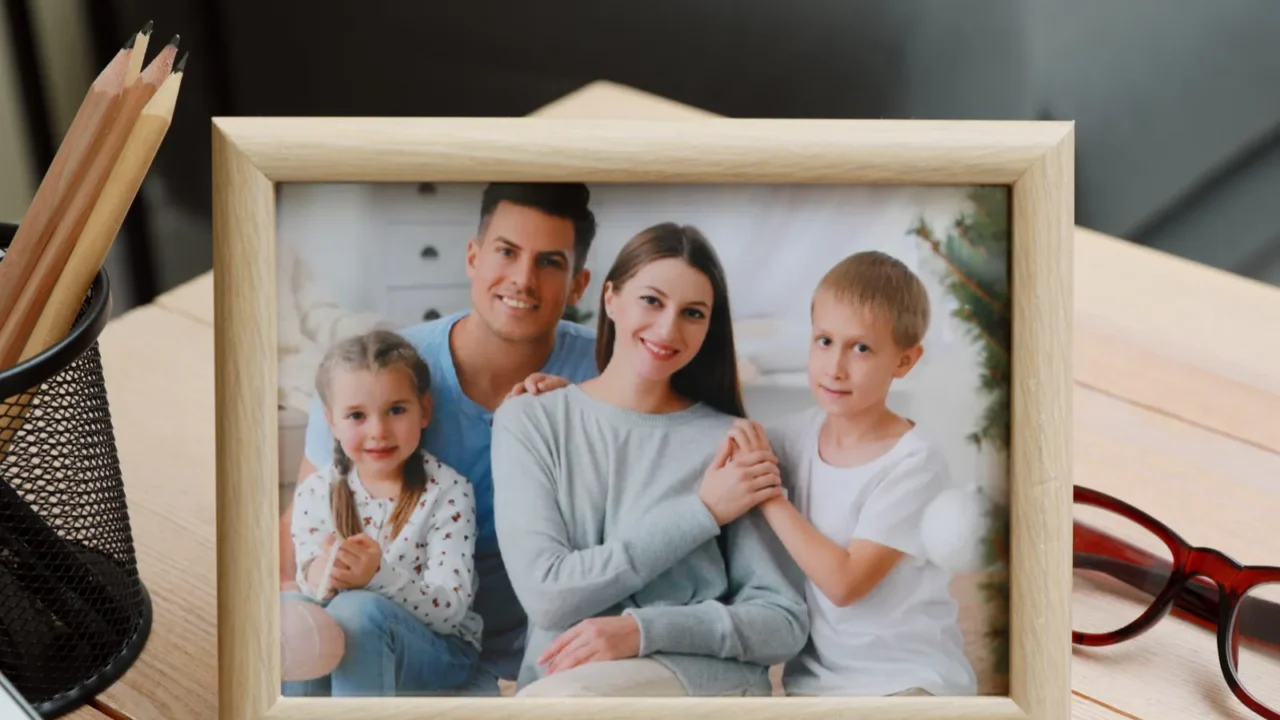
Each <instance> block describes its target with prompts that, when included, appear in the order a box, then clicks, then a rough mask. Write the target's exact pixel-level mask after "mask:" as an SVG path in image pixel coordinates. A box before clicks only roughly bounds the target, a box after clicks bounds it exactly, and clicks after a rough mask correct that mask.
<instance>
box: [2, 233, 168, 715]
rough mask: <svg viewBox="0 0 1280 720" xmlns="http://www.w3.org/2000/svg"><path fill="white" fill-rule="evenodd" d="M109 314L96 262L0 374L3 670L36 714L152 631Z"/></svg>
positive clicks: (124, 665)
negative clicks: (31, 348)
mask: <svg viewBox="0 0 1280 720" xmlns="http://www.w3.org/2000/svg"><path fill="white" fill-rule="evenodd" d="M15 231H16V227H15V226H13V225H6V224H0V249H7V247H8V245H9V242H10V241H11V240H12V238H13V235H14V233H15ZM3 262H4V260H3V258H0V263H3ZM110 315H111V289H110V285H109V281H108V277H107V274H106V271H105V270H100V271H99V272H98V274H97V276H96V277H95V278H94V281H93V284H92V286H91V288H90V290H89V292H88V294H87V295H86V297H85V300H84V303H83V305H82V306H81V308H80V311H79V314H78V316H77V318H76V320H75V322H74V323H73V324H72V326H71V328H70V330H69V331H68V332H67V333H66V336H65V337H63V338H62V339H60V340H59V341H58V342H56V343H54V344H53V345H52V346H51V347H49V348H48V349H47V350H45V351H44V352H42V353H40V354H38V355H35V356H33V357H31V358H29V359H27V360H26V361H23V362H21V363H19V364H18V365H16V366H14V367H11V368H8V369H6V370H3V371H0V672H2V673H3V674H4V675H5V676H6V677H7V678H8V679H9V681H10V682H11V683H12V684H13V686H14V687H15V688H17V690H18V691H19V692H20V693H22V695H23V696H24V697H25V698H26V699H27V701H28V702H29V703H30V704H31V705H32V706H33V707H35V708H36V711H37V712H39V713H40V714H41V716H42V717H45V718H54V717H59V716H61V715H64V714H66V713H68V712H70V711H72V710H74V709H76V708H77V707H79V706H81V705H83V704H84V703H85V702H87V701H88V700H90V699H91V698H92V697H93V696H95V695H97V694H98V693H100V692H101V691H102V690H104V689H105V688H107V687H108V686H110V685H111V684H112V683H114V682H115V681H116V680H118V679H119V678H120V677H121V676H122V675H123V674H124V673H125V671H126V670H128V669H129V667H131V666H132V665H133V663H134V661H135V660H136V659H137V657H138V655H139V654H140V653H141V651H142V648H143V646H144V645H145V644H146V641H147V637H148V635H149V634H150V630H151V600H150V596H149V594H148V593H147V589H146V587H145V586H144V585H143V583H142V580H141V578H140V577H139V575H138V568H137V558H136V554H135V551H134V544H133V537H132V530H131V527H130V524H129V513H128V507H127V503H126V502H125V495H124V483H123V478H122V473H121V470H120V459H119V455H118V453H117V451H116V443H115V434H114V429H113V427H112V424H111V411H110V406H109V403H108V399H107V393H106V384H105V381H104V379H103V371H102V363H101V358H100V356H99V353H98V337H99V336H100V335H101V333H102V330H103V329H104V328H105V327H106V324H107V321H108V320H109V319H110Z"/></svg>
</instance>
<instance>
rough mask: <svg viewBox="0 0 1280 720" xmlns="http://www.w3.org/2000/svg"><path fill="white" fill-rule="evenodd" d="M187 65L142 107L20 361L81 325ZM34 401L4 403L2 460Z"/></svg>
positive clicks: (22, 398) (177, 67) (25, 397)
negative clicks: (80, 315) (81, 315)
mask: <svg viewBox="0 0 1280 720" xmlns="http://www.w3.org/2000/svg"><path fill="white" fill-rule="evenodd" d="M186 64H187V56H186V55H183V56H182V59H181V60H179V61H178V62H177V63H175V64H174V66H173V72H172V73H171V74H170V75H169V77H167V78H165V81H164V83H162V84H161V85H160V89H159V90H157V91H156V94H155V95H154V96H153V97H152V98H151V100H150V101H148V102H147V104H146V106H145V107H143V108H142V113H141V114H140V115H139V116H138V121H137V123H135V124H134V126H133V131H132V132H130V133H129V140H128V141H127V142H126V143H125V146H124V149H123V150H122V151H121V152H120V159H119V161H118V162H117V163H116V165H115V167H114V168H112V170H111V176H110V177H108V178H107V182H106V184H105V185H104V186H103V188H102V194H101V195H100V196H99V198H98V202H97V204H95V205H94V206H93V212H92V213H91V214H90V215H89V219H88V220H87V221H86V222H85V227H84V230H83V231H82V232H81V233H80V238H79V240H78V241H77V242H76V244H75V248H74V249H72V251H71V255H70V257H68V258H67V266H66V270H64V271H63V273H62V274H61V275H60V276H58V280H57V283H56V284H55V285H54V286H53V292H52V293H50V295H49V303H48V304H47V305H45V308H44V312H42V313H41V314H40V319H39V321H37V322H36V326H35V329H34V330H33V331H32V333H31V338H30V339H29V340H28V341H27V344H26V347H25V348H24V349H23V351H22V356H21V358H20V359H19V362H25V361H27V360H29V359H31V358H33V357H35V356H36V355H39V354H40V353H42V352H44V351H45V350H47V349H49V348H51V347H53V345H54V344H55V343H57V342H58V341H59V340H61V339H62V338H63V337H65V336H66V333H67V331H68V330H69V329H70V328H71V324H72V323H73V322H75V318H76V315H77V314H78V313H79V311H80V306H81V305H82V304H83V302H84V297H85V295H86V294H87V293H88V292H89V287H90V285H91V284H92V283H93V279H94V276H95V275H97V273H98V270H99V269H100V268H101V267H102V263H103V262H104V261H105V260H106V258H107V252H108V251H109V250H110V249H111V243H112V241H113V240H114V239H115V236H116V233H117V232H119V230H120V226H121V224H122V223H123V222H124V217H125V215H126V214H127V213H128V211H129V206H130V205H131V204H132V203H133V199H134V197H135V196H136V195H137V193H138V190H139V189H140V188H141V187H142V181H143V179H144V178H145V177H146V174H147V170H148V169H150V167H151V163H152V161H153V160H154V159H155V156H156V152H157V151H158V150H159V149H160V143H161V142H162V141H163V140H164V136H165V133H167V132H168V130H169V124H170V122H171V121H172V119H173V111H174V107H175V105H176V103H177V100H178V90H179V89H180V87H181V85H182V74H183V70H184V69H185V67H186ZM31 399H32V395H31V394H29V393H24V394H20V395H17V396H15V397H11V398H7V401H6V402H0V460H3V459H4V457H5V455H6V454H8V451H9V441H10V440H11V439H12V438H13V436H14V435H15V434H17V432H18V429H19V428H21V427H22V425H23V423H24V422H25V421H26V418H27V415H28V413H29V412H30V410H31Z"/></svg>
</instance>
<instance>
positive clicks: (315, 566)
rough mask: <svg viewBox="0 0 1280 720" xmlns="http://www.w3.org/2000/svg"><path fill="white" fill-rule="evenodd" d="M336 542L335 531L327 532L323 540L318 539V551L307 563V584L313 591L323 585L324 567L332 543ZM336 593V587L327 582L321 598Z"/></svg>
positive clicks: (323, 598) (327, 561) (325, 566)
mask: <svg viewBox="0 0 1280 720" xmlns="http://www.w3.org/2000/svg"><path fill="white" fill-rule="evenodd" d="M336 542H338V536H337V534H336V533H329V534H328V535H327V536H325V539H324V540H321V541H320V552H319V554H317V555H316V556H315V558H313V559H312V560H311V562H310V563H308V564H307V576H306V577H307V586H308V587H310V588H311V590H312V591H313V592H317V593H318V592H320V590H321V588H322V587H324V585H325V577H324V573H325V569H326V568H327V567H328V565H329V552H330V551H331V550H333V545H334V543H336ZM335 594H336V588H334V587H333V584H332V583H329V589H328V590H327V591H325V594H324V596H323V597H321V598H320V599H321V600H328V599H329V598H331V597H333V596H334V595H335Z"/></svg>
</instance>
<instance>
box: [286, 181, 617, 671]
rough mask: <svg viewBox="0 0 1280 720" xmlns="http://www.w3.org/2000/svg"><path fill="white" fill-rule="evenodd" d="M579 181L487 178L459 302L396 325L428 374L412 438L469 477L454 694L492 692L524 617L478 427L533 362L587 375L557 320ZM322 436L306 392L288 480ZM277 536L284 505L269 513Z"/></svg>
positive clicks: (584, 201)
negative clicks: (470, 523) (469, 573)
mask: <svg viewBox="0 0 1280 720" xmlns="http://www.w3.org/2000/svg"><path fill="white" fill-rule="evenodd" d="M589 200H590V193H589V190H588V189H587V187H586V186H585V185H583V184H580V183H493V184H490V185H489V186H487V187H486V189H485V191H484V195H483V200H482V203H481V210H480V223H479V228H478V230H477V233H476V236H475V237H474V238H472V239H471V240H470V242H469V243H468V246H467V260H466V273H467V277H468V278H469V280H470V283H471V307H470V309H469V310H466V311H462V312H458V313H454V314H452V315H448V316H445V317H442V318H438V319H436V320H431V321H428V322H424V323H421V324H418V325H414V326H412V327H408V328H403V329H401V330H400V331H399V332H400V334H401V335H402V336H403V337H404V338H405V339H407V340H408V341H409V342H410V343H411V344H412V345H413V346H414V347H415V348H416V350H417V351H418V353H419V354H420V355H421V356H422V357H423V359H424V360H426V362H427V364H428V366H429V368H430V374H431V388H430V391H431V397H432V403H431V405H432V406H431V408H430V416H431V422H430V423H429V425H428V426H427V429H426V431H425V432H424V433H423V434H422V437H421V447H422V448H423V449H425V450H426V451H428V452H429V453H431V454H432V455H434V456H435V457H436V458H438V459H439V460H440V461H441V462H443V463H445V464H446V465H448V466H449V467H451V468H452V469H453V470H455V471H457V472H458V473H460V474H461V475H462V476H464V477H466V478H467V479H468V480H469V481H470V482H471V484H472V485H473V486H474V488H475V495H476V497H475V501H476V515H477V538H476V545H475V569H476V573H477V575H478V578H479V589H478V592H477V594H476V597H475V600H474V605H473V607H474V610H475V611H476V613H478V614H479V616H480V617H481V619H482V620H483V626H484V627H483V641H482V647H483V652H482V653H481V655H480V658H479V662H478V665H477V667H476V668H475V669H474V671H473V672H472V675H471V678H470V680H469V681H468V682H467V683H466V684H465V685H464V686H463V687H462V688H459V690H458V691H457V694H488V695H497V694H498V693H499V690H498V684H497V680H498V678H504V679H514V678H515V677H516V674H517V672H518V670H519V666H520V662H521V658H522V652H523V643H524V633H525V624H526V618H525V615H524V611H523V609H522V608H521V605H520V603H519V601H518V600H517V599H516V596H515V594H514V592H513V591H512V589H511V584H510V582H509V580H508V578H507V571H506V568H505V566H504V564H503V561H502V558H501V556H500V555H499V552H498V544H497V539H496V536H495V533H494V522H493V485H492V478H491V470H490V435H491V425H492V419H493V412H494V410H495V409H496V408H497V407H498V405H499V404H501V402H502V401H503V399H504V398H505V397H506V396H507V394H508V393H509V392H511V390H512V388H513V387H514V386H516V385H518V384H521V383H524V382H525V381H526V380H527V379H529V378H531V377H532V376H535V375H537V374H540V373H541V374H547V375H553V376H557V377H559V378H563V379H564V380H567V381H569V382H575V383H576V382H581V381H583V380H587V379H589V378H591V377H594V376H596V375H597V369H596V362H595V333H594V332H593V331H592V330H591V329H589V328H585V327H583V326H581V325H577V324H575V323H571V322H568V321H566V320H562V316H563V314H564V311H565V309H566V307H567V306H569V305H572V304H576V303H577V302H578V301H579V300H580V299H581V297H582V295H583V294H584V293H585V292H586V289H587V286H588V284H589V282H590V273H589V271H588V270H586V268H585V264H586V259H587V253H588V251H589V250H590V247H591V243H592V241H593V239H594V237H595V233H596V220H595V216H594V214H593V213H592V211H591V209H590V207H589ZM333 448H334V438H333V436H332V434H331V432H330V430H329V426H328V424H327V423H326V421H325V417H324V414H323V410H322V408H321V406H320V403H319V401H318V400H316V401H314V402H313V404H312V407H311V413H310V417H309V419H308V423H307V431H306V449H305V456H304V459H303V461H302V464H301V467H300V468H299V473H298V477H299V481H300V482H301V481H302V480H305V479H306V478H308V477H310V476H311V475H312V474H313V473H315V472H316V470H317V468H323V467H326V466H328V465H331V464H332V463H333V458H334V450H333ZM281 522H282V523H283V524H284V527H282V537H288V527H287V526H288V523H289V522H290V510H289V509H288V508H286V509H285V510H284V515H283V518H282V521H281ZM281 553H283V554H287V556H286V557H284V558H282V563H281V565H282V578H281V581H282V584H285V583H288V582H290V581H291V580H293V577H294V574H295V572H296V570H295V567H294V558H293V549H292V547H291V545H290V544H288V543H282V545H281Z"/></svg>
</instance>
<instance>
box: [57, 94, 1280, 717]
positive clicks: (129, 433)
mask: <svg viewBox="0 0 1280 720" xmlns="http://www.w3.org/2000/svg"><path fill="white" fill-rule="evenodd" d="M700 113H701V111H696V110H693V109H691V108H688V107H686V106H682V105H678V104H675V103H672V102H670V101H667V100H664V99H662V98H656V97H654V96H651V95H646V94H644V93H640V92H637V91H634V90H631V89H629V88H625V87H621V86H617V85H613V84H609V83H597V84H594V85H591V86H588V87H586V88H584V89H583V90H580V91H578V92H576V93H574V94H572V95H570V96H567V97H566V98H564V99H562V100H560V101H557V102H556V103H553V104H552V105H550V106H548V107H547V108H544V109H543V110H542V111H540V113H539V114H558V115H561V116H570V115H571V116H577V117H583V116H587V117H607V116H612V117H654V118H678V117H687V116H690V115H694V114H700ZM1075 258H1076V271H1075V278H1076V286H1075V322H1076V326H1075V331H1076V335H1075V338H1076V340H1075V401H1076V405H1075V433H1076V434H1075V447H1076V465H1075V468H1076V482H1078V483H1081V484H1086V485H1091V486H1093V487H1096V488H1098V489H1101V490H1104V491H1107V492H1110V493H1112V494H1114V495H1117V496H1119V497H1121V498H1123V499H1125V500H1129V501H1131V502H1133V503H1135V504H1137V505H1138V506H1140V507H1142V508H1144V509H1146V510H1148V511H1149V512H1151V513H1152V514H1154V515H1155V516H1157V517H1159V518H1161V519H1162V520H1164V521H1166V522H1167V523H1169V524H1170V525H1171V526H1172V527H1174V528H1175V529H1176V530H1178V531H1179V532H1181V533H1182V534H1183V535H1184V536H1185V537H1186V538H1188V539H1189V540H1190V541H1191V542H1193V543H1196V544H1201V545H1211V546H1215V547H1217V548H1219V549H1221V550H1223V551H1224V552H1226V553H1228V554H1231V555H1233V556H1234V557H1236V559H1238V560H1240V561H1242V562H1246V563H1272V564H1280V533H1276V532H1274V530H1273V528H1274V519H1275V518H1276V517H1280V361H1277V358H1280V290H1278V289H1276V288H1273V287H1270V286H1266V285H1263V284H1260V283H1258V282H1255V281H1252V280H1248V279H1244V278H1241V277H1238V276H1234V275H1229V274H1227V273H1224V272H1220V271H1218V270H1215V269H1211V268H1208V267H1205V266H1202V265H1197V264H1194V263H1191V262H1187V261H1184V260H1182V259H1179V258H1176V257H1173V256H1170V255H1167V254H1163V253H1160V252H1156V251H1153V250H1150V249H1146V248H1142V247H1140V246H1136V245H1134V244H1131V243H1127V242H1124V241H1121V240H1117V239H1114V238H1110V237H1107V236H1104V235H1101V234H1098V233H1095V232H1090V231H1088V230H1085V229H1078V230H1077V233H1076V249H1075ZM212 288H213V281H212V277H211V275H210V274H205V275H202V276H200V277H198V278H196V279H195V280H193V281H191V282H189V283H186V284H184V285H182V286H181V287H178V288H176V289H174V290H172V291H171V292H169V293H166V294H165V295H163V296H161V297H160V298H158V299H157V300H156V301H155V302H154V303H152V304H150V305H147V306H144V307H140V308H137V309H134V310H132V311H130V312H129V313H127V314H125V315H123V316H121V317H119V318H117V319H116V320H114V321H112V322H111V323H110V324H109V325H108V327H107V329H106V331H105V332H104V333H103V336H102V338H101V341H100V342H101V349H102V355H103V363H104V366H105V373H106V378H107V384H108V392H109V393H110V397H111V403H112V412H113V417H114V420H115V428H116V433H117V444H118V447H119V452H120V458H121V463H122V466H123V472H124V477H125V487H126V492H127V496H128V502H129V509H130V513H131V519H132V522H133V531H134V537H135V542H136V544H137V548H138V562H139V565H140V567H141V572H142V577H143V579H144V581H145V582H146V584H147V587H148V589H149V590H150V592H151V594H152V597H153V602H154V606H155V619H154V628H153V630H152V634H151V637H150V640H149V642H148V644H147V646H146V649H145V650H144V652H143V653H142V656H141V657H140V658H139V660H138V662H137V663H136V664H135V665H134V667H133V668H132V669H131V670H130V671H129V672H128V673H127V674H126V675H125V677H124V678H122V679H121V680H120V681H119V682H117V683H116V684H115V685H114V686H112V687H111V688H109V689H108V690H107V691H105V692H104V693H103V694H102V695H101V696H100V697H99V698H98V699H97V700H96V701H95V703H96V704H95V707H96V708H98V709H100V710H102V711H103V712H105V713H106V714H108V715H110V714H112V713H117V714H119V715H123V716H125V717H129V718H138V719H142V718H163V719H165V720H171V719H173V718H190V719H191V720H202V719H204V718H215V717H216V715H217V711H216V708H217V673H218V663H217V646H216V641H215V638H216V633H217V620H216V586H215V570H216V569H215V555H214V552H215V541H214V513H215V508H214V483H215V477H214V388H213V377H214V371H213V297H212ZM1214 643H1215V640H1214V638H1213V636H1212V635H1211V634H1210V633H1208V632H1205V631H1202V630H1200V629H1198V628H1195V627H1192V626H1189V625H1188V624H1186V623H1184V622H1182V621H1180V620H1176V619H1168V620H1166V621H1165V622H1163V623H1161V624H1160V625H1159V626H1157V628H1156V629H1154V630H1152V631H1151V632H1150V633H1148V634H1147V635H1145V636H1143V637H1141V638H1139V639H1137V640H1134V641H1132V642H1130V643H1127V644H1126V645H1125V646H1121V647H1117V648H1110V649H1101V650H1091V651H1087V652H1082V651H1080V650H1077V651H1076V652H1075V653H1074V660H1073V681H1072V687H1073V688H1074V693H1075V694H1074V697H1073V702H1074V715H1075V716H1076V717H1081V718H1107V719H1110V720H1119V718H1122V717H1130V718H1132V717H1137V718H1144V719H1146V718H1150V719H1152V720H1155V719H1161V720H1163V719H1164V718H1172V717H1191V718H1207V717H1219V718H1221V717H1230V718H1242V719H1245V720H1248V719H1249V718H1253V717H1254V716H1253V715H1251V714H1250V713H1249V712H1248V711H1247V710H1246V709H1245V708H1244V707H1243V706H1242V705H1241V704H1240V703H1239V702H1238V701H1236V700H1235V698H1234V697H1233V696H1232V695H1231V693H1230V691H1229V690H1228V688H1227V686H1226V685H1225V683H1224V682H1223V680H1222V676H1221V672H1220V670H1219V669H1218V665H1217V653H1216V649H1215V644H1214ZM74 717H76V718H78V719H82V720H103V715H102V714H101V713H99V712H97V711H96V710H94V709H92V708H88V709H85V710H84V711H81V712H80V713H78V714H77V715H75V716H74Z"/></svg>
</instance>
